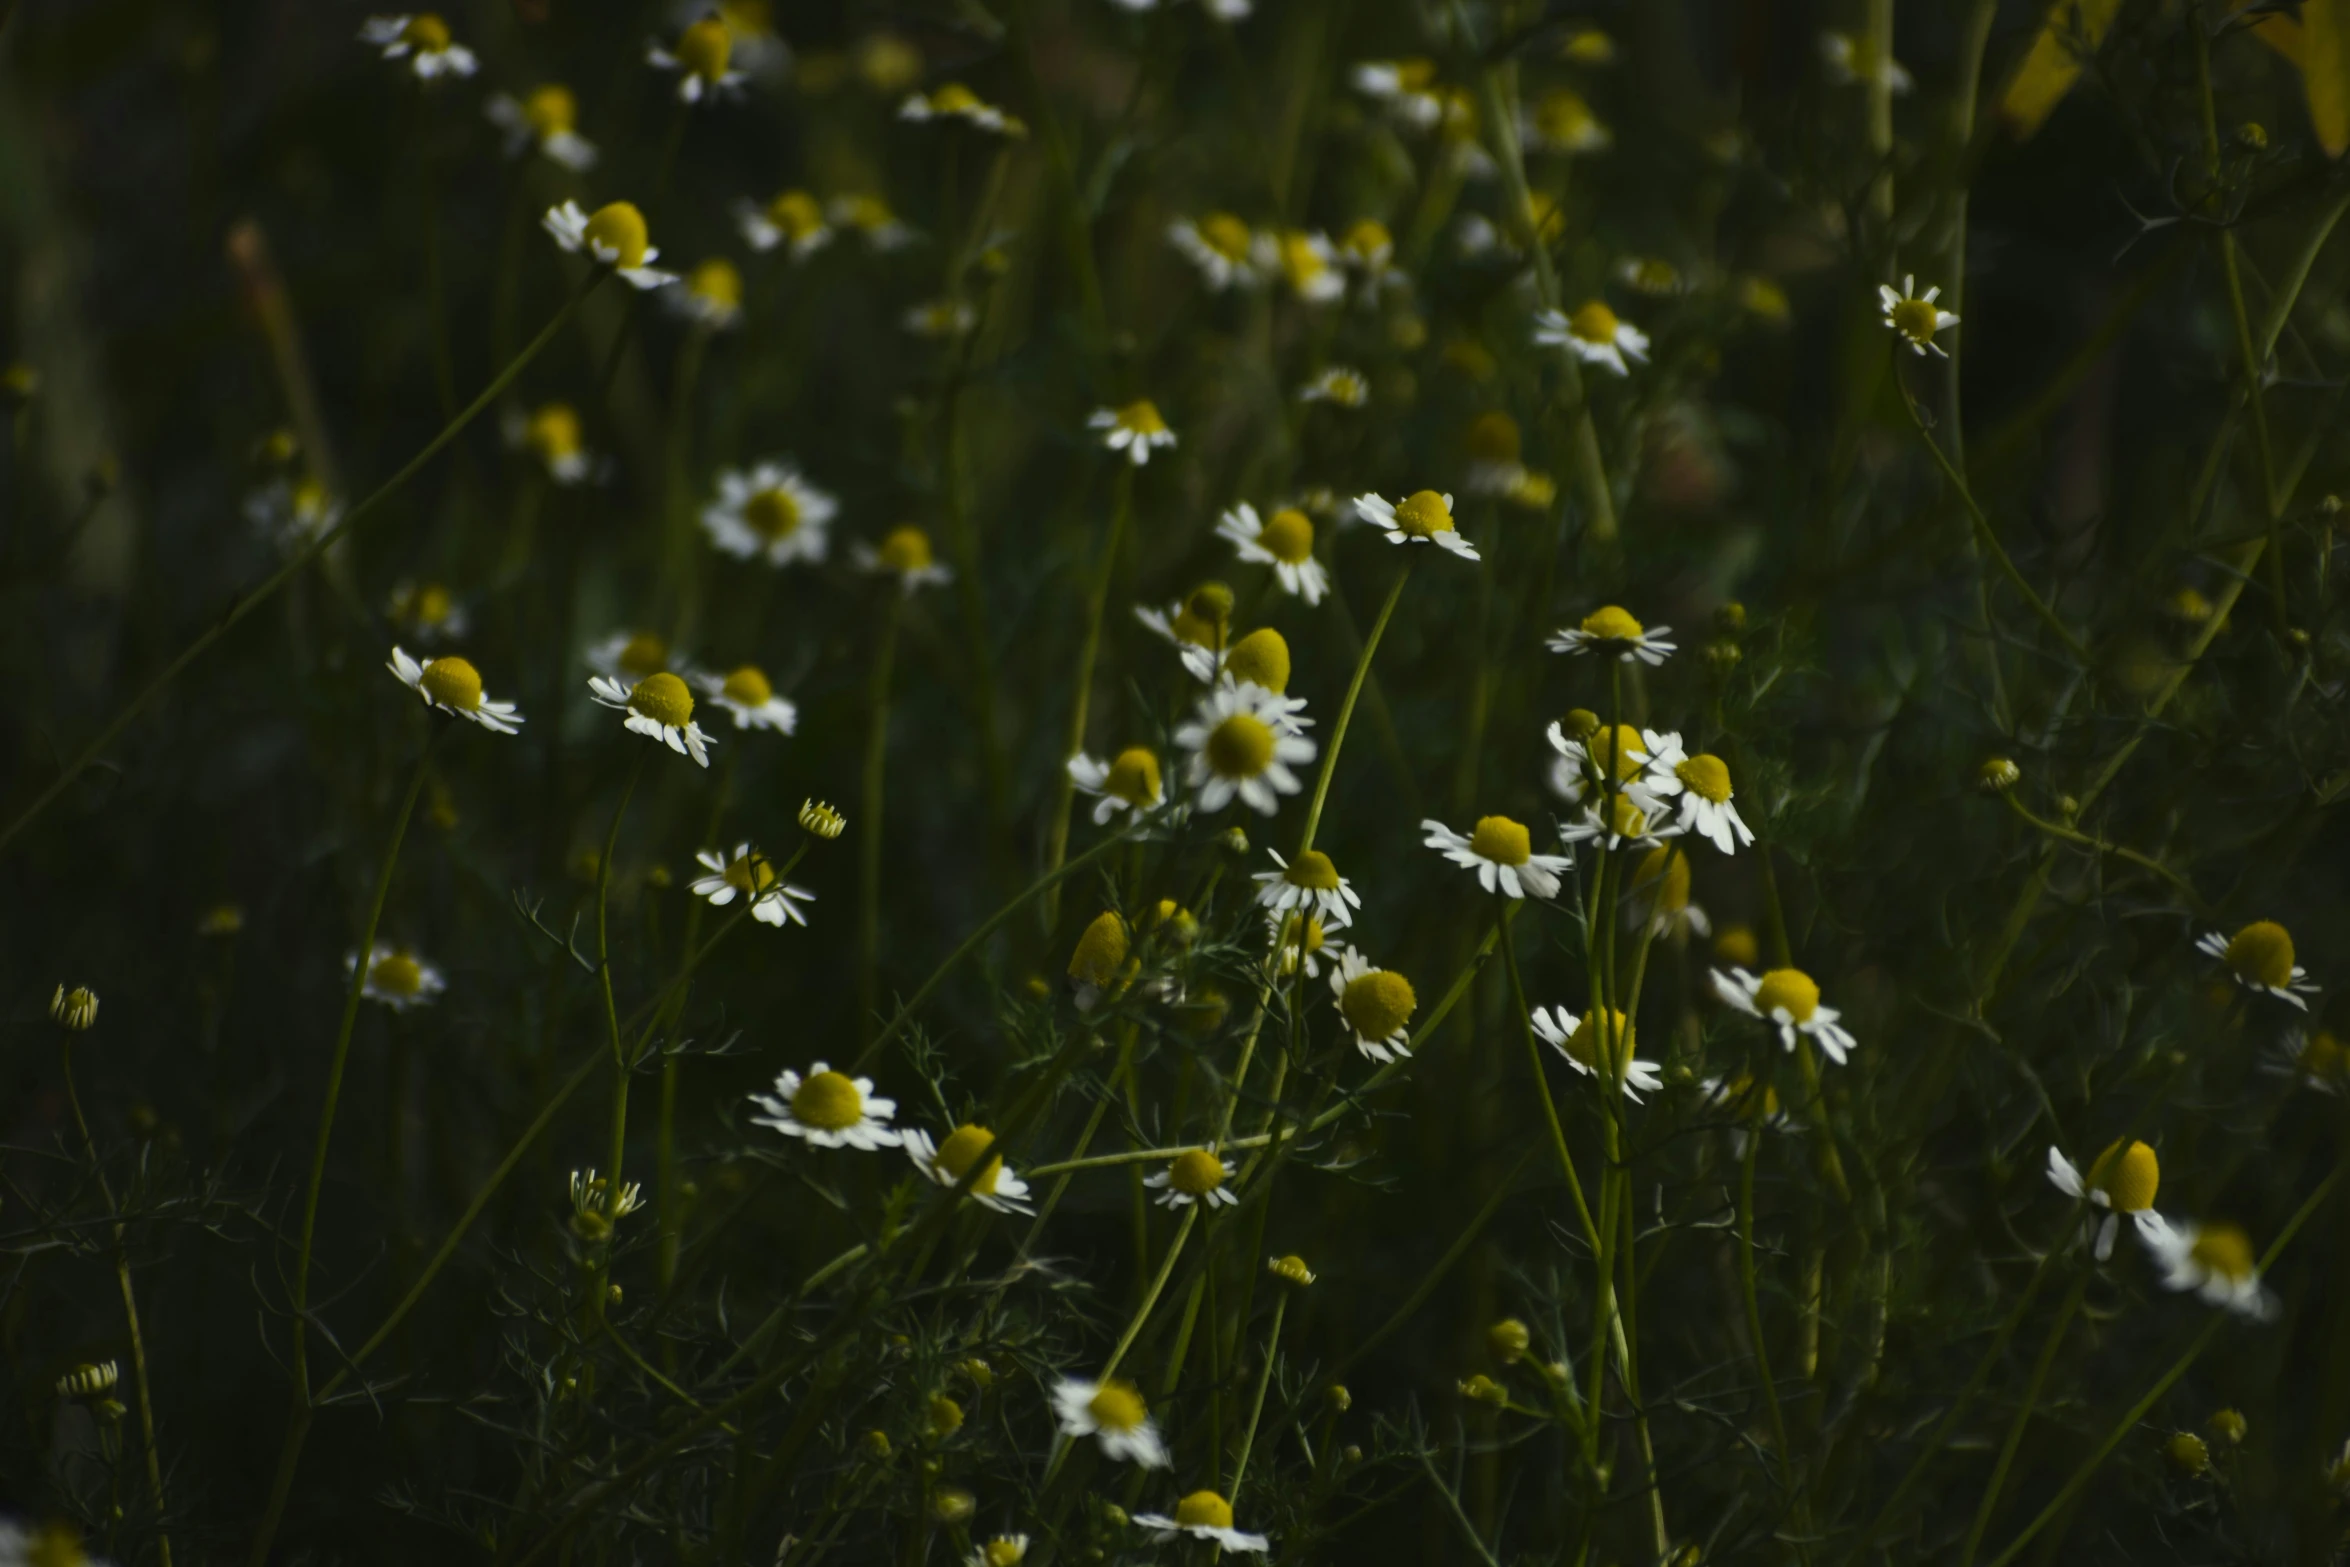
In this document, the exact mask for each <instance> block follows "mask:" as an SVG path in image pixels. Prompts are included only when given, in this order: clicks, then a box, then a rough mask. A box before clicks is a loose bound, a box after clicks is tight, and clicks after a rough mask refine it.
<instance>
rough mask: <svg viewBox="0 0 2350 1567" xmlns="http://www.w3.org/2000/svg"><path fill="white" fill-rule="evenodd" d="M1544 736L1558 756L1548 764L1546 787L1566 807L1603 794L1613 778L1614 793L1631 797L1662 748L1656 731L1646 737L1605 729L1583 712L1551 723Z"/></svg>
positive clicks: (1626, 728) (1624, 727) (1625, 727)
mask: <svg viewBox="0 0 2350 1567" xmlns="http://www.w3.org/2000/svg"><path fill="white" fill-rule="evenodd" d="M1545 734H1546V735H1547V736H1548V738H1549V740H1550V748H1551V749H1552V750H1553V751H1556V752H1557V753H1558V759H1557V760H1556V761H1554V762H1553V763H1551V768H1550V787H1551V788H1552V790H1553V791H1555V792H1556V793H1557V794H1558V796H1559V797H1560V798H1561V799H1563V800H1565V801H1567V802H1568V803H1569V804H1581V803H1582V801H1583V800H1584V798H1585V797H1586V796H1588V795H1593V794H1606V793H1607V792H1608V786H1609V783H1610V781H1611V780H1610V776H1609V775H1610V774H1611V773H1612V774H1613V775H1614V776H1613V780H1612V781H1613V783H1614V786H1615V792H1616V793H1618V794H1630V793H1631V792H1632V791H1633V790H1634V789H1636V788H1637V787H1638V786H1639V783H1640V778H1641V775H1642V772H1643V770H1644V769H1645V768H1646V766H1647V763H1648V758H1649V757H1650V756H1651V755H1653V754H1654V753H1656V752H1658V751H1661V750H1663V749H1664V747H1665V737H1664V736H1663V735H1661V734H1659V733H1658V732H1657V731H1656V730H1654V729H1650V730H1647V731H1645V732H1643V731H1641V730H1638V729H1635V728H1633V727H1632V726H1631V725H1630V724H1616V725H1614V726H1612V727H1611V726H1609V725H1607V724H1603V723H1600V722H1599V720H1598V719H1597V718H1595V717H1593V716H1592V715H1591V714H1590V713H1589V712H1588V711H1585V710H1582V709H1578V710H1577V711H1575V712H1573V713H1570V714H1568V715H1567V717H1566V718H1565V719H1564V720H1559V719H1554V720H1552V721H1551V725H1550V727H1549V729H1548V730H1546V731H1545Z"/></svg>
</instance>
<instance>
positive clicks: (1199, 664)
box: [1134, 582, 1232, 681]
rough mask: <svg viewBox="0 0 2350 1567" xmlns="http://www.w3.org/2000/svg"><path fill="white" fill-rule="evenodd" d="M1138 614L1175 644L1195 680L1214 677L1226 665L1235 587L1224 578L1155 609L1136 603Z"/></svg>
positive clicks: (1137, 617) (1135, 614)
mask: <svg viewBox="0 0 2350 1567" xmlns="http://www.w3.org/2000/svg"><path fill="white" fill-rule="evenodd" d="M1134 618H1135V619H1136V620H1139V621H1141V622H1142V623H1143V624H1144V625H1145V626H1148V627H1149V628H1150V629H1151V630H1153V631H1155V632H1157V633H1158V634H1159V635H1160V636H1162V637H1165V638H1166V639H1167V640H1168V641H1169V642H1172V643H1173V644H1175V652H1176V656H1178V657H1179V658H1181V659H1182V660H1183V667H1184V668H1185V669H1186V670H1187V671H1189V672H1190V674H1191V678H1192V679H1194V680H1203V681H1205V680H1213V679H1215V678H1216V672H1217V671H1218V670H1220V669H1222V668H1223V667H1224V659H1223V651H1222V650H1223V646H1224V636H1225V632H1226V630H1227V628H1228V626H1229V623H1230V621H1231V619H1232V590H1231V589H1229V588H1227V587H1225V586H1224V585H1223V584H1222V583H1220V582H1211V583H1206V584H1203V585H1202V586H1200V587H1197V588H1194V589H1193V590H1192V592H1191V595H1190V596H1189V597H1188V598H1185V599H1182V600H1180V601H1178V602H1176V603H1173V604H1170V605H1168V606H1167V607H1166V608H1165V609H1153V608H1151V607H1150V606H1149V605H1147V604H1137V605H1136V606H1135V607H1134Z"/></svg>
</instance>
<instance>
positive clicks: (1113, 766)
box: [1102, 745, 1159, 806]
mask: <svg viewBox="0 0 2350 1567" xmlns="http://www.w3.org/2000/svg"><path fill="white" fill-rule="evenodd" d="M1102 792H1103V793H1104V794H1108V795H1112V796H1115V797H1116V798H1118V799H1121V800H1124V801H1125V802H1126V803H1127V804H1128V805H1137V806H1139V805H1155V804H1157V803H1158V798H1159V759H1158V757H1157V755H1156V754H1154V753H1153V752H1152V751H1151V749H1150V748H1149V747H1148V746H1140V745H1130V746H1128V747H1127V748H1126V749H1125V750H1123V751H1120V752H1119V753H1118V754H1117V755H1116V756H1115V757H1113V758H1112V759H1111V761H1110V773H1109V776H1108V777H1107V778H1105V779H1103V780H1102Z"/></svg>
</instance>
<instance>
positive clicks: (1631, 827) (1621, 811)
mask: <svg viewBox="0 0 2350 1567" xmlns="http://www.w3.org/2000/svg"><path fill="white" fill-rule="evenodd" d="M1609 819H1610V825H1611V827H1612V829H1613V831H1614V832H1615V835H1616V836H1617V837H1619V838H1639V837H1644V836H1646V835H1647V832H1648V813H1647V812H1646V811H1644V810H1642V809H1641V808H1640V807H1639V806H1637V805H1634V804H1633V803H1632V797H1631V796H1630V795H1628V794H1619V795H1617V796H1616V799H1615V804H1614V807H1613V808H1612V809H1611V811H1610V812H1609Z"/></svg>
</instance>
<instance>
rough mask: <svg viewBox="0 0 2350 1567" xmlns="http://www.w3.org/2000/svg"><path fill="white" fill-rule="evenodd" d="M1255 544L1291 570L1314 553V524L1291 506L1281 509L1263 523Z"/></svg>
mask: <svg viewBox="0 0 2350 1567" xmlns="http://www.w3.org/2000/svg"><path fill="white" fill-rule="evenodd" d="M1257 543H1259V544H1261V545H1263V546H1264V548H1265V551H1266V553H1267V554H1269V555H1271V556H1272V557H1273V558H1274V559H1275V560H1278V561H1286V562H1287V563H1288V564H1290V565H1292V566H1295V565H1299V564H1301V563H1302V562H1304V561H1306V560H1308V559H1310V558H1311V557H1312V556H1313V553H1314V520H1313V519H1312V518H1311V517H1308V516H1307V515H1306V514H1305V513H1304V512H1302V511H1299V510H1298V509H1297V508H1296V507H1294V506H1284V507H1282V508H1281V509H1280V510H1279V511H1277V512H1275V513H1273V515H1272V516H1270V517H1267V518H1266V519H1265V525H1264V526H1263V527H1262V528H1259V529H1258V530H1257Z"/></svg>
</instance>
